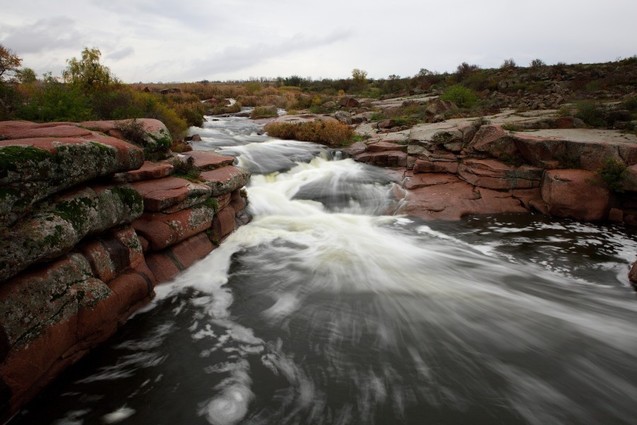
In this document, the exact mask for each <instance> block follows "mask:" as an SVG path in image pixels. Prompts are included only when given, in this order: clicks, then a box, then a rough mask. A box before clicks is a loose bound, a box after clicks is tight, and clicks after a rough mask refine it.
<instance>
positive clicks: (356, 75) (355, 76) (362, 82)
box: [352, 68, 367, 90]
mask: <svg viewBox="0 0 637 425" xmlns="http://www.w3.org/2000/svg"><path fill="white" fill-rule="evenodd" d="M352 80H354V88H355V89H356V90H363V89H364V88H365V86H366V85H367V72H366V71H363V70H362V69H358V68H354V69H353V70H352Z"/></svg>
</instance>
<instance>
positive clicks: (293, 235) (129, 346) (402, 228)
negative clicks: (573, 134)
mask: <svg viewBox="0 0 637 425" xmlns="http://www.w3.org/2000/svg"><path fill="white" fill-rule="evenodd" d="M257 130H258V128H257V127H256V126H255V125H254V124H253V123H251V122H250V121H248V120H242V119H226V120H220V121H214V122H212V121H211V122H209V123H207V125H206V128H205V129H203V130H198V132H200V134H201V135H202V136H203V137H204V142H203V143H202V145H200V146H198V147H199V148H202V149H217V150H221V151H222V152H225V153H232V154H234V155H237V156H239V161H240V163H241V165H243V166H246V167H249V168H250V169H251V170H252V171H253V172H254V173H255V175H254V176H253V179H252V183H251V185H250V188H249V198H250V202H251V206H250V208H251V210H252V213H253V215H254V217H255V219H254V220H253V222H252V223H250V224H249V225H247V226H244V227H242V228H240V229H239V230H238V231H237V232H236V233H235V234H233V235H232V236H231V237H230V238H229V239H227V240H226V241H225V242H224V244H223V245H222V247H221V248H219V249H217V250H216V251H214V252H213V253H212V254H211V255H210V256H208V257H207V258H206V259H204V260H203V261H202V262H200V263H198V264H197V265H196V266H195V267H193V268H191V269H189V270H188V271H186V272H185V273H183V274H182V275H181V276H179V277H178V278H177V279H176V280H175V281H174V282H172V283H170V284H167V285H162V286H160V287H158V288H157V293H158V296H157V298H156V300H155V301H154V303H153V304H152V305H151V306H150V307H149V308H148V309H147V310H146V311H144V312H141V313H139V314H138V315H136V316H135V317H134V318H133V319H131V320H130V321H129V323H128V324H127V326H126V327H125V328H124V329H123V330H122V331H121V332H120V333H119V334H118V335H117V336H116V337H114V338H113V340H112V341H111V342H110V343H109V344H107V345H106V346H105V347H103V348H101V349H99V350H97V351H96V352H95V353H93V354H92V355H90V356H89V357H88V358H87V359H86V360H84V361H82V362H81V363H80V364H78V365H77V366H76V367H74V368H73V369H72V370H70V371H69V372H68V373H67V374H66V375H65V376H64V377H63V378H62V379H60V380H59V381H58V382H57V383H55V384H53V385H52V386H51V388H50V389H49V390H48V391H46V392H45V393H44V394H42V396H41V397H39V398H38V400H36V401H35V402H34V403H32V404H31V405H30V406H28V408H27V409H25V411H24V412H22V414H21V415H20V416H18V417H17V418H16V419H15V420H14V421H13V422H12V425H18V424H20V425H22V424H56V425H62V424H64V425H71V424H73V425H76V424H113V423H121V424H136V425H137V424H158V425H159V424H162V425H163V424H166V425H168V424H193V425H195V424H215V425H226V424H255V425H256V424H299V425H302V424H326V425H327V424H341V425H345V424H485V425H486V424H537V425H540V424H541V425H545V424H634V423H636V421H637V366H636V365H637V330H636V327H637V299H636V297H635V293H634V292H633V290H632V289H631V288H630V286H629V284H628V281H627V277H626V275H627V272H628V266H629V263H630V262H631V261H633V260H634V257H635V253H636V252H637V238H636V237H635V235H634V234H632V233H629V232H627V231H626V230H625V229H624V228H621V227H612V226H611V227H603V226H597V225H591V224H581V223H576V222H570V221H551V220H548V219H546V218H543V217H536V216H497V217H486V218H469V219H467V220H464V221H462V222H459V223H433V224H432V223H422V222H419V221H417V220H412V219H409V218H405V217H392V216H387V215H383V214H385V213H386V212H387V211H388V210H390V209H391V206H392V202H391V201H390V197H389V193H390V192H391V183H390V182H389V180H388V179H387V178H386V177H384V175H383V173H382V171H381V170H378V169H375V168H371V167H366V166H363V165H361V164H357V163H355V162H353V161H351V160H347V159H346V160H338V159H333V158H332V159H331V160H330V159H328V158H329V155H327V153H326V152H324V151H323V148H321V147H319V146H316V145H311V144H306V143H300V142H283V141H279V140H273V139H269V138H267V137H265V136H260V135H258V134H257V133H256V131H257ZM312 158H314V159H312Z"/></svg>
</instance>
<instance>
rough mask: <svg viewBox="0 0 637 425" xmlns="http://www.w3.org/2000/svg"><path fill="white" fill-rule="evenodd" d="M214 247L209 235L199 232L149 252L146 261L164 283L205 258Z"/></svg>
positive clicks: (159, 280) (158, 279) (158, 280)
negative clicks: (167, 246) (159, 249)
mask: <svg viewBox="0 0 637 425" xmlns="http://www.w3.org/2000/svg"><path fill="white" fill-rule="evenodd" d="M214 248H215V245H213V243H212V242H211V241H210V239H209V238H208V236H207V235H206V234H205V233H199V234H197V235H195V236H192V237H190V238H188V239H186V240H184V241H182V242H179V243H177V244H175V245H173V246H171V247H169V248H166V249H164V250H163V251H160V252H154V253H151V254H149V255H148V257H147V259H146V261H147V263H148V267H149V269H150V270H151V271H152V273H153V274H154V276H155V277H156V279H157V282H158V283H163V282H167V281H169V280H171V279H173V278H174V277H175V276H177V275H178V274H179V272H181V271H183V270H185V269H186V268H188V267H190V266H191V265H193V264H194V263H195V262H197V261H198V260H200V259H202V258H204V257H205V256H206V255H208V254H209V253H210V252H212V250H213V249H214Z"/></svg>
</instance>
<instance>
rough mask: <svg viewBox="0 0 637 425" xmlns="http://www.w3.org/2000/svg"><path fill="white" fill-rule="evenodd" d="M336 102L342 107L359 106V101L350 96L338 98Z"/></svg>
mask: <svg viewBox="0 0 637 425" xmlns="http://www.w3.org/2000/svg"><path fill="white" fill-rule="evenodd" d="M338 104H339V105H340V106H341V107H343V108H358V107H359V106H360V102H359V101H358V100H356V99H354V98H353V97H350V96H344V97H342V98H340V99H339V101H338Z"/></svg>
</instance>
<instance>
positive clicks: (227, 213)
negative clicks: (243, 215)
mask: <svg viewBox="0 0 637 425" xmlns="http://www.w3.org/2000/svg"><path fill="white" fill-rule="evenodd" d="M235 215H236V214H235V210H234V208H232V207H230V206H228V207H226V208H224V209H222V210H221V211H219V212H218V213H217V215H215V218H214V220H213V223H212V235H211V239H212V240H213V242H215V243H220V242H221V241H223V240H224V239H225V238H226V237H227V236H228V235H229V234H230V233H232V232H234V230H235V229H236V228H237V224H236V220H235Z"/></svg>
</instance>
